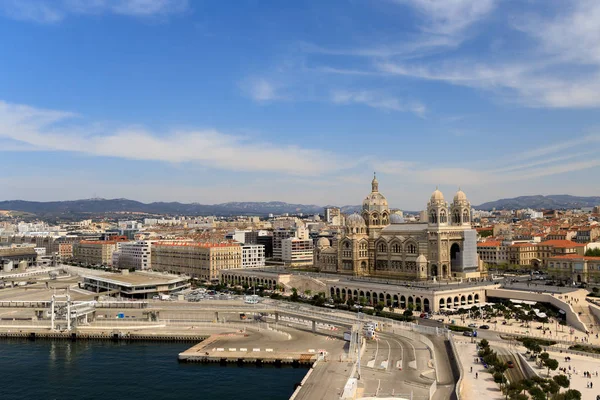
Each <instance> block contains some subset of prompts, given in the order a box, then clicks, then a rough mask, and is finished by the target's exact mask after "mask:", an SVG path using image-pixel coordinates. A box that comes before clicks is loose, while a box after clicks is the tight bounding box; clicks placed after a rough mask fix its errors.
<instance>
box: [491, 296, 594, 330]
mask: <svg viewBox="0 0 600 400" xmlns="http://www.w3.org/2000/svg"><path fill="white" fill-rule="evenodd" d="M486 293H487V296H488V297H499V298H503V299H517V300H528V301H535V302H540V303H550V304H552V305H553V306H555V307H557V308H560V309H561V310H563V311H564V312H565V314H566V316H567V323H568V324H569V325H570V326H572V327H574V328H575V329H577V330H580V331H582V332H587V330H588V328H587V326H586V325H585V324H584V323H583V322H581V320H580V319H579V316H578V315H577V313H576V312H575V311H573V307H571V305H570V304H567V303H566V302H564V301H562V300H560V299H559V298H557V297H556V296H552V295H550V294H545V293H537V292H525V291H521V290H508V289H488V290H487V291H486Z"/></svg>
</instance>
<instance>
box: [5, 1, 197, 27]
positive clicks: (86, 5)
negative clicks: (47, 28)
mask: <svg viewBox="0 0 600 400" xmlns="http://www.w3.org/2000/svg"><path fill="white" fill-rule="evenodd" d="M188 7H189V1H188V0H0V13H2V14H4V15H5V16H7V17H9V18H13V19H18V20H26V21H34V22H38V23H56V22H59V21H61V20H63V19H64V18H66V17H67V16H69V15H78V14H79V15H81V14H105V13H110V14H117V15H126V16H132V17H157V16H165V15H169V14H176V13H181V12H184V11H186V10H187V9H188Z"/></svg>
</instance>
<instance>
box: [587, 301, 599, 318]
mask: <svg viewBox="0 0 600 400" xmlns="http://www.w3.org/2000/svg"><path fill="white" fill-rule="evenodd" d="M588 305H589V306H590V312H591V313H592V315H593V316H594V317H596V319H598V320H600V307H598V306H597V305H596V304H594V303H590V302H588Z"/></svg>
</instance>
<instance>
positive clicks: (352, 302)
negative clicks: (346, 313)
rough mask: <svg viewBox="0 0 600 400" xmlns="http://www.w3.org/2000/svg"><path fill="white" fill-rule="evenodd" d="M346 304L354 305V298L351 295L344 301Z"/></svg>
mask: <svg viewBox="0 0 600 400" xmlns="http://www.w3.org/2000/svg"><path fill="white" fill-rule="evenodd" d="M346 304H348V307H353V306H354V304H355V303H354V299H353V298H352V297H350V298H349V299H348V301H347V302H346Z"/></svg>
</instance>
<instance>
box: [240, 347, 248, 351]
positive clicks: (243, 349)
mask: <svg viewBox="0 0 600 400" xmlns="http://www.w3.org/2000/svg"><path fill="white" fill-rule="evenodd" d="M240 351H248V349H245V348H243V347H240Z"/></svg>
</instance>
